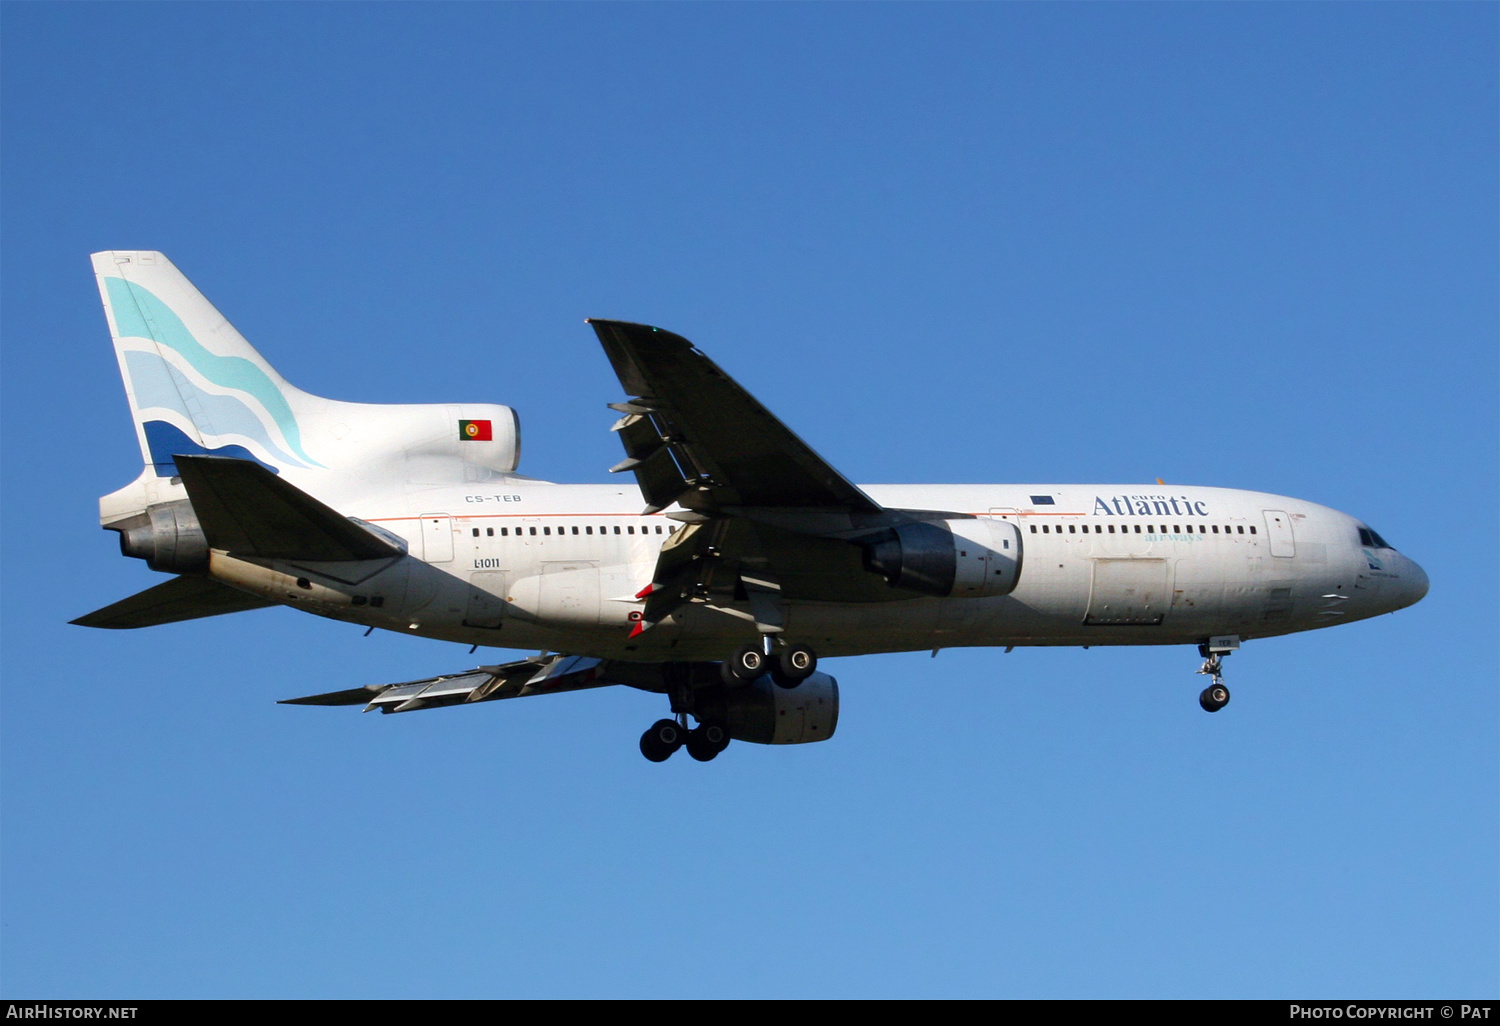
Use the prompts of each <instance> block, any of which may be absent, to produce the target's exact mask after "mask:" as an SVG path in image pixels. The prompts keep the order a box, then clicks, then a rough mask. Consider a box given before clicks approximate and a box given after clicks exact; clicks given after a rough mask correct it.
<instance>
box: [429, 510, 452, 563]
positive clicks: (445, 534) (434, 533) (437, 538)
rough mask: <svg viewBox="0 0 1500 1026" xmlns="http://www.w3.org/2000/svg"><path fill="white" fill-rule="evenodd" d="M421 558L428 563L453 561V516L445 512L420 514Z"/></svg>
mask: <svg viewBox="0 0 1500 1026" xmlns="http://www.w3.org/2000/svg"><path fill="white" fill-rule="evenodd" d="M422 550H423V555H422V558H423V559H425V560H426V561H427V562H429V563H449V562H452V561H453V518H452V517H450V516H449V515H448V514H446V513H423V514H422Z"/></svg>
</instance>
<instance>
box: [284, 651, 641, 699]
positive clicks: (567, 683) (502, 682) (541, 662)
mask: <svg viewBox="0 0 1500 1026" xmlns="http://www.w3.org/2000/svg"><path fill="white" fill-rule="evenodd" d="M613 683H614V682H613V681H611V680H608V679H607V678H606V677H605V675H604V663H603V661H602V660H599V659H593V658H588V657H585V656H569V655H554V656H543V657H538V658H536V659H522V660H518V661H517V662H514V663H503V664H501V665H498V666H479V667H476V668H475V669H472V670H465V671H463V672H462V673H451V674H446V675H444V676H441V677H428V678H426V679H425V680H413V681H407V682H406V683H403V684H371V685H367V686H365V687H360V688H349V689H347V690H344V691H330V692H327V693H326V694H321V695H308V696H306V697H305V698H284V699H282V700H281V701H280V702H279V703H278V704H279V705H363V706H364V707H365V711H366V712H369V711H371V710H372V709H379V710H380V711H381V712H383V713H394V712H415V711H416V710H418V709H442V708H445V707H447V706H450V705H464V704H467V703H470V702H493V701H498V700H499V699H502V698H526V697H529V696H531V695H546V694H557V693H560V692H564V691H583V690H585V689H588V688H600V687H605V686H607V685H609V684H613Z"/></svg>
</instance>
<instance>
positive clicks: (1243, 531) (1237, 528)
mask: <svg viewBox="0 0 1500 1026" xmlns="http://www.w3.org/2000/svg"><path fill="white" fill-rule="evenodd" d="M1235 530H1236V531H1238V532H1239V533H1240V534H1244V533H1245V527H1244V525H1243V524H1241V525H1240V526H1239V527H1236V528H1235Z"/></svg>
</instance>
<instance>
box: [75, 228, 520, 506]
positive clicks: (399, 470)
mask: <svg viewBox="0 0 1500 1026" xmlns="http://www.w3.org/2000/svg"><path fill="white" fill-rule="evenodd" d="M93 264H94V275H95V277H96V278H97V280H98V284H99V296H100V298H101V299H102V300H103V302H104V309H105V313H106V315H107V316H108V319H109V329H110V334H111V335H112V336H113V338H114V346H115V355H116V357H117V358H118V360H119V364H120V374H121V376H122V377H123V378H124V380H125V391H126V394H127V396H128V397H129V400H130V411H131V416H132V417H133V418H134V420H135V430H136V437H137V440H138V442H139V443H140V447H141V456H142V458H143V460H144V462H145V465H146V470H145V472H144V473H143V474H142V476H141V478H140V479H138V480H137V481H136V482H134V483H132V484H131V485H128V486H126V487H125V488H123V489H120V490H119V491H118V492H116V493H114V494H113V495H110V496H105V498H104V499H103V500H101V504H100V513H101V520H102V521H103V522H104V523H105V524H110V523H113V522H116V521H118V520H120V519H122V518H125V517H128V516H132V515H134V514H136V513H139V512H141V511H142V510H144V509H145V508H147V507H148V506H150V505H151V504H153V503H157V502H162V501H169V500H171V499H174V498H178V497H180V490H179V491H177V492H175V493H174V491H173V489H174V488H175V479H176V478H178V477H180V476H181V475H180V474H179V473H178V465H177V459H176V458H177V457H178V456H225V457H232V458H235V459H240V460H247V461H250V462H253V463H258V464H260V465H261V466H262V467H265V468H266V469H267V470H268V471H270V472H272V473H274V474H282V475H286V476H287V477H289V478H291V479H293V480H295V481H297V482H298V485H299V487H301V488H303V489H305V490H308V491H310V492H312V493H315V494H318V495H322V496H327V497H330V498H332V497H335V496H346V495H348V494H350V493H351V492H356V493H357V492H359V491H360V490H361V489H367V488H368V487H369V486H370V482H381V483H383V484H384V485H385V486H388V485H389V484H392V483H394V484H400V483H406V484H421V485H431V484H462V483H468V482H478V481H490V480H495V479H498V478H502V477H504V476H506V475H508V474H510V473H512V472H513V471H514V470H515V468H516V464H517V462H518V460H519V459H520V423H519V421H518V420H517V419H516V415H515V411H514V410H512V409H511V408H509V407H507V406H500V405H497V404H494V403H462V404H460V403H441V404H439V403H426V404H401V405H376V404H371V403H347V402H339V401H336V400H333V399H325V398H323V397H321V396H316V395H313V394H311V393H309V392H304V391H302V390H301V389H299V388H296V387H294V386H293V385H291V384H290V383H288V382H287V380H286V379H285V378H283V377H282V376H281V375H280V374H278V373H277V372H276V369H275V368H274V367H272V366H271V365H270V364H269V363H268V362H267V361H266V359H265V358H264V357H263V356H261V354H260V353H258V352H257V351H256V350H255V348H254V347H253V346H251V345H250V343H249V342H247V341H246V340H245V337H244V336H243V335H241V334H240V333H239V332H238V331H236V330H235V328H234V326H233V325H232V324H230V323H229V321H228V320H226V319H225V317H224V315H223V314H221V313H220V312H219V311H218V310H217V309H215V308H214V305H213V304H212V303H210V302H209V301H208V300H207V299H206V298H205V297H204V295H203V293H201V292H199V291H198V289H197V288H195V287H194V286H193V283H192V282H190V281H188V279H187V277H186V276H185V275H183V273H182V272H181V271H179V270H178V269H177V268H176V267H175V266H174V265H173V264H172V262H171V261H170V260H168V259H167V258H166V257H165V256H163V255H162V254H161V253H156V252H151V251H145V250H110V251H106V252H101V253H95V254H94V255H93Z"/></svg>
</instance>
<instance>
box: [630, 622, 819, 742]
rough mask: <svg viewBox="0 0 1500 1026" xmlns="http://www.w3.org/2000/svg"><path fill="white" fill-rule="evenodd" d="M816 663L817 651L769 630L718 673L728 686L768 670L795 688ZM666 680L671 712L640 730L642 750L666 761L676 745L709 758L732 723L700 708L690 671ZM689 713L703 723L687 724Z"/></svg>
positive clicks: (783, 684) (784, 684)
mask: <svg viewBox="0 0 1500 1026" xmlns="http://www.w3.org/2000/svg"><path fill="white" fill-rule="evenodd" d="M817 668H818V655H817V653H816V652H814V651H813V650H812V649H811V648H809V647H808V646H806V645H789V644H781V645H779V647H778V646H777V645H776V644H775V643H774V642H773V641H772V640H771V636H770V635H766V636H765V637H763V638H762V639H761V640H760V641H759V642H751V643H750V644H747V645H741V646H740V647H739V648H737V649H735V650H734V652H733V653H731V654H730V656H729V658H728V659H726V660H724V662H723V663H722V664H721V665H720V666H719V676H720V677H721V678H722V679H723V681H724V683H725V684H726V685H728V686H729V687H733V688H738V687H743V686H744V685H746V684H749V683H751V682H752V681H755V680H758V679H760V678H761V677H763V676H766V675H768V674H769V675H770V678H771V680H772V681H774V682H775V683H776V685H777V686H778V687H783V688H795V687H796V686H797V685H799V684H801V683H802V682H803V681H804V680H806V679H807V678H808V677H811V676H812V675H813V673H814V672H815V671H816V670H817ZM665 683H666V685H667V687H666V691H667V694H668V695H669V696H670V697H671V700H672V718H671V719H665V720H657V721H656V722H655V723H653V724H651V727H650V729H649V730H647V731H646V732H645V733H644V734H642V735H641V754H642V755H644V756H645V757H646V758H647V759H650V760H651V761H652V762H666V761H667V760H668V759H670V758H671V757H672V753H673V752H675V751H677V749H679V748H686V749H687V753H688V755H690V756H692V757H693V758H694V759H696V760H698V761H699V762H708V761H709V760H711V759H713V758H714V757H715V756H717V755H718V754H719V753H720V752H722V751H723V750H724V749H726V748H728V747H729V742H730V736H729V725H728V724H727V723H725V722H724V721H723V720H720V719H716V718H714V716H713V715H710V713H709V710H708V709H700V710H698V711H695V709H694V690H693V686H692V682H691V681H690V679H689V678H688V676H686V675H683V674H673V675H669V676H668V677H667V679H666V681H665ZM700 683H701V682H700ZM689 713H693V714H694V715H695V716H696V717H697V718H698V726H696V727H693V728H689V727H688V714H689ZM720 714H722V713H720ZM705 717H706V718H705Z"/></svg>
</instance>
